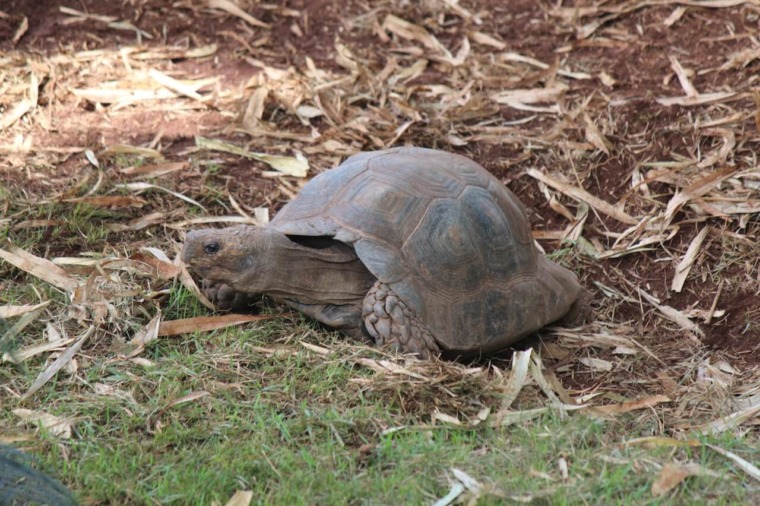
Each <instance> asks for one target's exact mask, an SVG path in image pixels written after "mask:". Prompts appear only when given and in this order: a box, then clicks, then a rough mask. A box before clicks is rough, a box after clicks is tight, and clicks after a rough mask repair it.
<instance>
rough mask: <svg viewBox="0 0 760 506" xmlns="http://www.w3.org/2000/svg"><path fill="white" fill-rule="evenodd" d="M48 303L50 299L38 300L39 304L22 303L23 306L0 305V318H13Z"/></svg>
mask: <svg viewBox="0 0 760 506" xmlns="http://www.w3.org/2000/svg"><path fill="white" fill-rule="evenodd" d="M48 304H50V301H49V300H48V301H45V302H40V303H39V304H33V305H23V306H0V318H6V319H7V318H15V317H17V316H22V315H24V314H26V313H31V312H33V311H37V310H38V309H41V308H43V307H46V306H47V305H48Z"/></svg>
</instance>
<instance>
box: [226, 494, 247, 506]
mask: <svg viewBox="0 0 760 506" xmlns="http://www.w3.org/2000/svg"><path fill="white" fill-rule="evenodd" d="M252 500H253V492H252V491H250V490H238V491H236V492H235V493H234V494H233V495H232V497H230V500H229V501H227V504H226V505H225V506H248V505H249V504H251V501H252Z"/></svg>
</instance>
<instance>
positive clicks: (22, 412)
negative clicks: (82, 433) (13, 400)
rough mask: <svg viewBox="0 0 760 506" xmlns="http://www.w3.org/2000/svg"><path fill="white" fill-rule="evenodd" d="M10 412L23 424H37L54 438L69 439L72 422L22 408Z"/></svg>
mask: <svg viewBox="0 0 760 506" xmlns="http://www.w3.org/2000/svg"><path fill="white" fill-rule="evenodd" d="M12 412H13V414H14V415H16V416H17V417H19V418H21V419H22V420H24V421H25V422H29V423H35V424H39V425H40V426H42V427H43V428H45V429H47V430H49V431H50V433H51V434H53V435H54V436H58V437H60V438H61V439H69V438H71V426H72V423H73V422H72V420H70V419H68V418H61V417H58V416H54V415H51V414H48V413H45V412H44V411H34V410H31V409H23V408H19V409H14V410H13V411H12Z"/></svg>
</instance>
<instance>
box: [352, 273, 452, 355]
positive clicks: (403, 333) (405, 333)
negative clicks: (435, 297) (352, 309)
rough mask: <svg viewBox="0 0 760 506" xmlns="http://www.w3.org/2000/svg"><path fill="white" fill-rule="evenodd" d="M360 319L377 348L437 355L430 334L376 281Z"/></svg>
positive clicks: (383, 284) (388, 290) (393, 294)
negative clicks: (386, 347)
mask: <svg viewBox="0 0 760 506" xmlns="http://www.w3.org/2000/svg"><path fill="white" fill-rule="evenodd" d="M362 319H363V320H364V327H365V328H366V329H367V333H368V334H369V335H370V336H371V337H372V338H374V339H375V344H377V346H380V347H384V346H388V347H390V348H391V349H393V350H394V351H397V352H401V353H416V354H417V355H419V356H420V358H430V357H431V356H438V355H439V354H440V353H441V350H440V348H439V347H438V345H437V344H436V342H435V339H433V336H432V334H430V332H429V331H428V329H427V328H425V326H424V325H423V324H422V322H421V321H420V320H419V318H417V315H416V314H414V311H412V309H411V308H410V307H409V306H407V305H406V303H405V302H404V301H403V300H401V299H400V298H399V297H398V296H397V295H396V293H394V291H393V290H392V289H391V287H390V286H388V285H387V284H385V283H383V282H382V281H376V282H375V284H374V285H373V286H372V288H371V289H370V291H369V293H367V296H366V297H365V298H364V304H363V305H362Z"/></svg>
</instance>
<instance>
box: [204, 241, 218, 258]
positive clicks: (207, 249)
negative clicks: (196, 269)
mask: <svg viewBox="0 0 760 506" xmlns="http://www.w3.org/2000/svg"><path fill="white" fill-rule="evenodd" d="M217 251H219V243H218V242H216V241H215V242H210V243H208V244H207V245H205V246H204V247H203V252H204V253H205V254H207V255H213V254H215V253H216V252H217Z"/></svg>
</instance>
